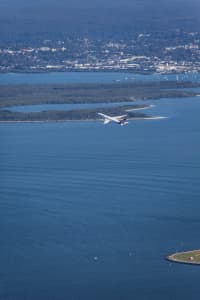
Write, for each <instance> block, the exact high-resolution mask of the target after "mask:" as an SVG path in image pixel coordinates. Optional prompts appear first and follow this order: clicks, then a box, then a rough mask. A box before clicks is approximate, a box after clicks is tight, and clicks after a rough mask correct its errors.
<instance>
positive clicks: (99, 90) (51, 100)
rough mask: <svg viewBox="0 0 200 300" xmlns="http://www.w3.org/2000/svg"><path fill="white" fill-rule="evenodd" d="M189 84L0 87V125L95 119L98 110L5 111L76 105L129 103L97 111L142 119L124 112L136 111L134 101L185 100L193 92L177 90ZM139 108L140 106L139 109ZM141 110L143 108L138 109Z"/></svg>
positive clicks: (191, 85)
mask: <svg viewBox="0 0 200 300" xmlns="http://www.w3.org/2000/svg"><path fill="white" fill-rule="evenodd" d="M198 86H199V84H197V83H191V82H168V81H167V82H148V83H127V84H79V85H77V84H70V85H67V84H48V85H4V86H0V108H1V110H0V121H57V120H88V119H96V118H98V115H97V111H98V110H99V109H81V110H77V109H75V110H71V111H41V112H32V113H21V112H11V111H9V109H8V107H11V106H18V105H34V104H64V103H66V104H70V103H73V104H76V103H77V104H78V103H109V102H110V103H111V102H127V101H132V102H133V105H131V106H124V105H123V104H122V106H120V105H119V106H117V107H112V108H107V107H105V108H101V112H104V113H107V114H111V115H121V114H127V113H128V117H129V118H134V117H138V118H139V117H144V116H146V115H145V114H143V113H142V114H141V113H138V112H137V113H134V112H130V111H129V112H126V110H127V109H131V108H136V107H138V106H137V105H134V100H147V99H160V98H170V97H171V98H174V97H189V96H194V95H196V94H195V93H194V92H189V91H183V90H182V89H181V88H191V87H198ZM140 107H141V106H140ZM142 107H144V106H142Z"/></svg>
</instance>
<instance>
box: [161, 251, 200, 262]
mask: <svg viewBox="0 0 200 300" xmlns="http://www.w3.org/2000/svg"><path fill="white" fill-rule="evenodd" d="M167 259H168V260H171V261H174V262H180V263H188V264H200V250H193V251H186V252H179V253H175V254H172V255H170V256H168V257H167Z"/></svg>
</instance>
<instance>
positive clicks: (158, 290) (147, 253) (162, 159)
mask: <svg viewBox="0 0 200 300" xmlns="http://www.w3.org/2000/svg"><path fill="white" fill-rule="evenodd" d="M78 74H79V79H77V78H76V80H75V81H73V80H74V79H70V80H72V81H73V82H85V81H86V75H85V74H84V73H78ZM96 74H98V73H96ZM108 74H109V73H101V74H98V75H97V76H99V79H98V80H99V81H91V79H90V78H93V77H92V74H89V73H88V76H89V77H88V81H87V82H112V81H115V80H118V78H125V77H124V76H127V74H122V75H119V74H117V73H114V75H112V74H109V75H108ZM3 75H4V76H5V75H6V76H10V75H8V74H3ZM3 75H0V78H2V76H3ZM18 75H20V74H16V76H18ZM33 75H35V74H33ZM33 75H32V74H29V75H26V76H27V78H30V77H29V76H33ZM38 76H40V77H41V78H40V80H41V83H43V82H42V81H43V80H44V79H42V78H44V77H42V76H46V74H39V75H38ZM59 76H61V75H59ZM62 76H64V75H62ZM68 76H69V78H70V75H69V74H68ZM76 76H78V75H76ZM104 76H106V79H105V77H104ZM107 76H108V77H109V80H108V79H107ZM112 76H113V77H112ZM115 76H118V77H115ZM120 76H122V77H120ZM131 76H133V77H136V76H138V75H131ZM140 76H142V75H140ZM152 76H154V75H152ZM191 76H192V77H191V80H194V79H193V75H191ZM72 77H73V76H72ZM188 77H189V75H188ZM15 78H16V77H15ZM142 78H146V79H144V80H147V77H142ZM142 78H141V79H140V80H142ZM195 78H196V79H195V80H197V81H200V79H199V75H196V77H195ZM29 80H30V81H31V79H29ZM32 80H33V79H32ZM38 80H39V79H38ZM45 80H46V79H45ZM45 80H44V81H45ZM49 80H50V81H51V76H50V79H49ZM70 80H69V82H71V81H70ZM93 80H94V79H93ZM95 80H97V79H95ZM120 80H122V79H120ZM149 80H154V78H153V77H152V78H150V76H149ZM188 80H189V78H188ZM11 81H12V80H11ZM17 82H18V83H19V77H18V79H17ZM3 83H4V84H5V81H4V82H2V81H1V84H3ZM11 83H16V79H15V80H14V79H13V82H7V84H11ZM25 83H28V82H25ZM32 83H35V81H34V80H33V82H32ZM46 83H47V82H46ZM49 83H52V82H49ZM60 83H62V80H61V82H60ZM148 103H149V104H153V105H154V107H152V108H151V111H150V112H151V113H152V114H154V115H162V116H165V117H167V118H166V119H162V120H149V121H147V120H140V121H132V122H130V123H129V124H128V125H127V126H124V127H121V126H118V125H116V124H110V126H104V125H103V124H102V123H101V122H66V123H37V124H32V123H27V124H24V123H19V124H1V125H0V135H1V147H0V177H1V181H0V228H1V234H0V241H1V243H0V247H1V248H0V252H1V255H0V265H1V268H0V299H2V300H25V299H26V300H27V299H28V300H29V299H30V300H35V299H38V300H40V299H41V300H44V299H48V300H49V299H59V300H63V299H67V300H78V299H80V300H90V299H91V300H93V299H96V300H100V299H104V300H117V299H120V300H121V299H126V300H131V299H136V300H151V299H152V300H160V299H162V300H169V299H170V300H171V299H181V300H188V299H197V298H198V294H199V292H200V288H199V284H198V282H199V273H200V268H199V267H194V266H186V265H178V264H171V263H169V262H167V261H166V260H165V259H164V258H165V256H166V255H168V254H170V253H173V252H176V251H184V250H190V249H195V248H197V249H198V248H200V243H199V235H198V233H199V230H200V217H199V211H200V201H199V199H200V185H199V181H200V138H199V136H200V135H199V132H200V122H199V111H200V97H193V98H187V99H181V98H180V99H161V100H155V101H153V100H152V101H149V102H148Z"/></svg>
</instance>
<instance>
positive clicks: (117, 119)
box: [98, 113, 128, 126]
mask: <svg viewBox="0 0 200 300" xmlns="http://www.w3.org/2000/svg"><path fill="white" fill-rule="evenodd" d="M98 115H99V116H101V117H103V118H104V122H103V123H104V124H108V123H110V122H115V123H117V124H119V125H121V126H123V125H126V124H128V122H127V121H126V117H127V115H123V116H116V117H111V116H108V115H105V114H102V113H98Z"/></svg>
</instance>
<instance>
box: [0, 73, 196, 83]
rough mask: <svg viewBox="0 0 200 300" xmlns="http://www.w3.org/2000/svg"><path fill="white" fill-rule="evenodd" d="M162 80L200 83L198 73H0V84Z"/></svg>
mask: <svg viewBox="0 0 200 300" xmlns="http://www.w3.org/2000/svg"><path fill="white" fill-rule="evenodd" d="M152 80H153V81H162V80H164V81H165V80H183V81H188V80H191V81H193V82H199V81H200V73H189V74H187V73H186V74H179V75H176V74H171V75H161V74H153V75H140V74H134V73H123V72H52V73H33V74H26V73H5V74H3V73H1V74H0V85H1V84H34V83H41V84H46V83H49V84H50V83H112V82H118V83H120V82H127V81H131V82H137V81H152Z"/></svg>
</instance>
